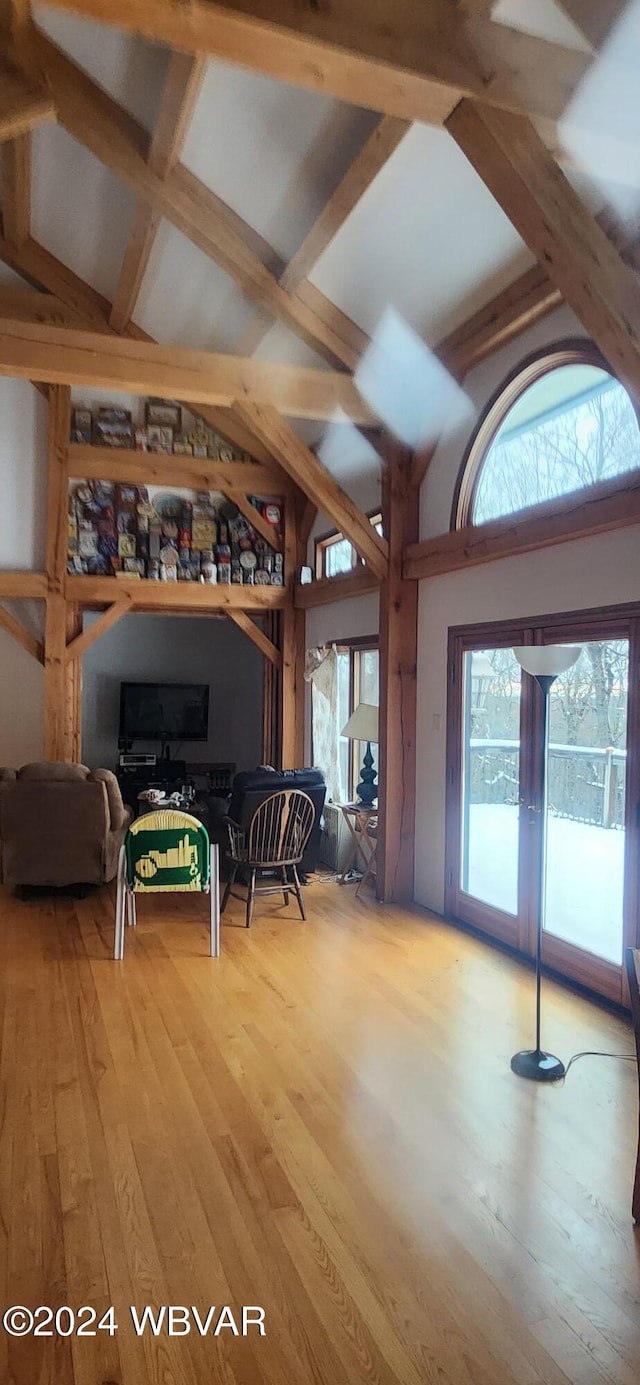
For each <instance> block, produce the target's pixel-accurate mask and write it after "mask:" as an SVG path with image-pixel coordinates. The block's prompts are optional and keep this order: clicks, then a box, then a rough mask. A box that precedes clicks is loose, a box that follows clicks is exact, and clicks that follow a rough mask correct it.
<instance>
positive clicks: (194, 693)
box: [120, 683, 209, 742]
mask: <svg viewBox="0 0 640 1385" xmlns="http://www.w3.org/2000/svg"><path fill="white" fill-rule="evenodd" d="M208 732H209V685H208V684H207V683H121V684H120V740H121V741H163V742H164V741H206V739H207V736H208Z"/></svg>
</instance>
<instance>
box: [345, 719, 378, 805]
mask: <svg viewBox="0 0 640 1385" xmlns="http://www.w3.org/2000/svg"><path fill="white" fill-rule="evenodd" d="M341 734H342V735H343V736H346V737H347V739H348V740H350V741H366V742H367V749H366V751H365V756H364V759H363V761H362V769H361V770H360V783H359V784H358V787H357V789H356V796H357V799H358V802H359V803H362V804H364V806H365V808H371V807H372V805H373V803H374V801H375V799H376V798H377V797H378V785H377V784H376V782H375V781H376V771H375V770H374V768H373V755H372V754H371V742H372V741H373V742H374V743H375V744H376V745H377V743H378V708H377V707H372V705H371V703H370V702H359V703H358V706H357V707H356V709H355V712H352V713H351V716H350V717H349V720H348V722H347V724H346V726H343V728H342V732H341Z"/></svg>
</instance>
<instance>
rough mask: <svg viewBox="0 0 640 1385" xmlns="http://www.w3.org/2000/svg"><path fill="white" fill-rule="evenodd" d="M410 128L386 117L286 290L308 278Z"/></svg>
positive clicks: (302, 252) (285, 279) (293, 268)
mask: <svg viewBox="0 0 640 1385" xmlns="http://www.w3.org/2000/svg"><path fill="white" fill-rule="evenodd" d="M409 128H410V122H409V121H408V120H399V119H397V118H394V117H393V116H383V117H382V119H381V120H379V121H378V124H377V125H376V126H375V129H374V130H372V132H371V134H370V135H369V136H368V138H367V139H366V140H365V142H364V144H363V146H362V148H361V149H360V150H359V151H358V153H357V154H356V157H355V159H354V160H353V162H352V163H351V164H350V166H349V168H348V169H347V171H346V173H345V174H344V176H343V177H342V178H341V180H340V182H339V183H338V186H337V187H336V188H335V189H334V191H333V192H332V194H331V197H330V198H329V200H328V202H327V203H326V205H325V206H324V208H323V210H322V211H321V213H320V215H319V217H318V218H317V220H316V221H315V222H314V224H313V226H312V227H311V229H310V230H309V231H308V232H307V235H306V236H305V238H304V240H303V242H302V244H301V245H300V247H299V248H298V250H297V251H296V253H295V255H294V256H293V259H291V260H290V261H289V263H288V265H287V267H286V269H285V271H284V273H283V274H281V276H280V283H281V285H282V287H283V288H284V289H288V290H289V292H292V291H293V290H294V289H297V288H298V285H299V284H301V283H302V280H303V279H306V278H307V277H308V275H309V273H310V272H311V270H312V269H313V266H314V265H315V264H317V262H318V260H319V259H320V256H321V255H322V254H323V253H324V251H325V250H326V249H327V246H328V245H330V244H331V241H332V240H334V239H335V237H336V236H337V234H338V231H339V230H340V228H341V226H344V223H345V221H346V220H347V218H348V217H349V216H350V215H351V213H352V211H353V209H354V207H355V206H357V204H358V202H359V201H360V198H361V197H363V196H364V193H365V192H366V191H367V188H369V187H370V186H371V184H372V182H373V181H374V179H375V178H377V176H378V173H379V172H380V170H381V168H384V165H385V164H386V163H387V162H388V160H389V159H390V158H391V155H392V154H393V153H394V152H395V150H396V149H397V148H398V145H399V144H400V141H401V140H402V139H404V136H405V135H406V133H407V130H408V129H409Z"/></svg>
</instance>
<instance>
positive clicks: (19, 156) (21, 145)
mask: <svg viewBox="0 0 640 1385" xmlns="http://www.w3.org/2000/svg"><path fill="white" fill-rule="evenodd" d="M0 153H1V155H2V225H3V228H4V234H5V236H6V237H7V240H9V241H10V242H11V243H12V244H13V245H22V242H23V241H25V240H27V238H28V236H29V235H30V232H31V133H30V132H28V133H27V134H24V135H18V136H17V138H16V139H11V140H5V142H4V144H3V145H2V146H1V149H0Z"/></svg>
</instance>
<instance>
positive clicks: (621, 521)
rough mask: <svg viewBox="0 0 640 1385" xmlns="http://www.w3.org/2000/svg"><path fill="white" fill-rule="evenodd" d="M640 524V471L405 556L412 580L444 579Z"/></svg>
mask: <svg viewBox="0 0 640 1385" xmlns="http://www.w3.org/2000/svg"><path fill="white" fill-rule="evenodd" d="M638 523H640V472H637V471H634V472H628V473H627V474H626V475H625V476H622V477H620V478H619V479H618V480H616V481H609V482H606V483H603V484H602V485H599V486H592V487H590V488H589V490H580V491H572V492H571V494H570V495H564V496H561V497H560V498H559V499H558V500H553V501H549V502H547V503H546V504H545V505H536V506H532V507H531V508H530V509H528V510H519V511H518V513H517V514H516V515H510V516H508V517H507V518H506V519H496V520H492V522H491V523H490V524H475V525H469V526H468V527H466V528H464V529H457V530H455V531H453V532H449V533H447V534H438V536H437V537H436V538H433V539H424V540H423V541H422V543H414V544H409V545H408V546H407V548H406V550H405V555H404V568H403V571H404V576H405V577H407V578H418V579H420V578H424V577H440V576H442V575H443V574H444V573H446V572H457V571H459V570H460V569H461V568H466V567H473V566H475V565H476V564H477V563H488V562H493V561H494V560H495V559H497V558H512V557H514V556H516V555H518V554H521V553H532V552H534V551H537V550H539V549H543V548H549V547H551V546H552V545H553V544H556V543H567V542H569V541H570V540H572V539H584V538H589V536H590V535H592V534H601V533H604V532H605V531H607V530H610V529H623V528H626V527H627V526H628V525H630V524H638Z"/></svg>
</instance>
